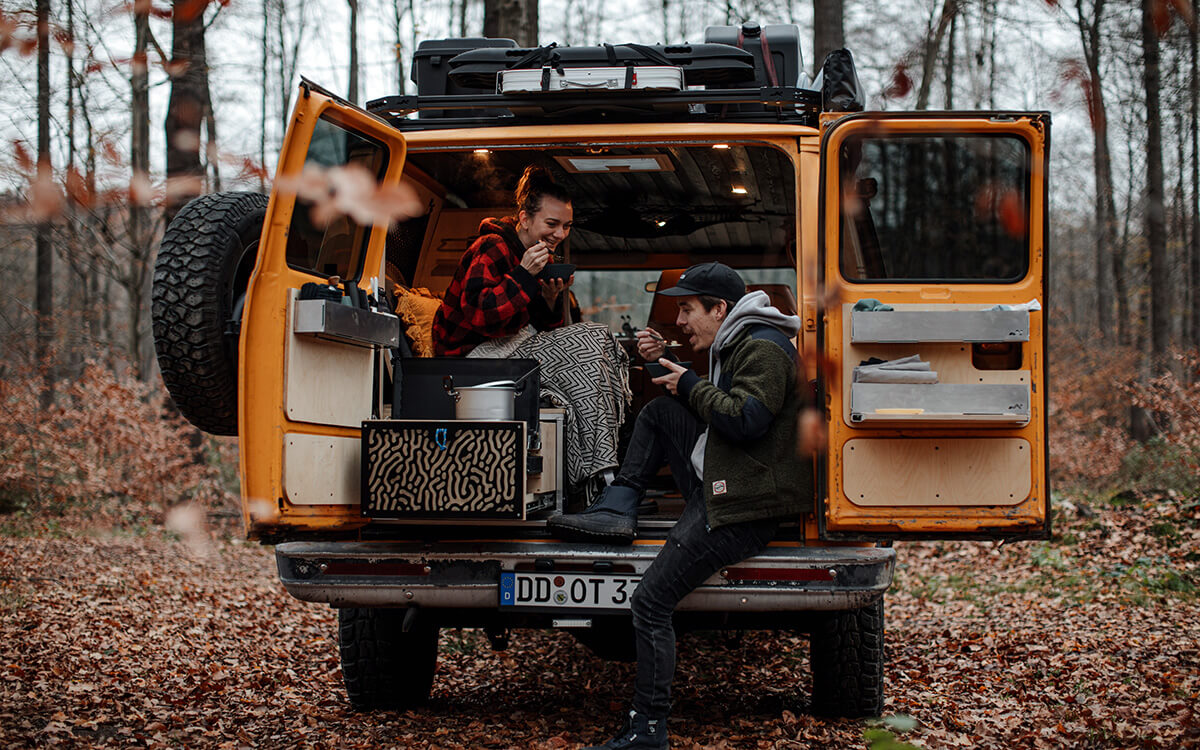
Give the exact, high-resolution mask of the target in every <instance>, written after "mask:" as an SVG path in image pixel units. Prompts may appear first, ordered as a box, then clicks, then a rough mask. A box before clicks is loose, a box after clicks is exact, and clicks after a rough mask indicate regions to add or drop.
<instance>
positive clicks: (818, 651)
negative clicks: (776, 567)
mask: <svg viewBox="0 0 1200 750" xmlns="http://www.w3.org/2000/svg"><path fill="white" fill-rule="evenodd" d="M809 648H810V651H809V654H810V658H809V662H810V663H811V665H812V674H813V689H812V712H813V713H814V714H817V715H819V716H837V717H846V718H858V717H862V716H879V715H880V714H881V713H882V712H883V597H880V598H879V599H877V600H876V601H875V602H873V603H871V604H868V605H867V606H865V607H862V608H860V609H851V610H845V611H841V612H817V613H814V620H813V626H812V637H811V640H810V642H809Z"/></svg>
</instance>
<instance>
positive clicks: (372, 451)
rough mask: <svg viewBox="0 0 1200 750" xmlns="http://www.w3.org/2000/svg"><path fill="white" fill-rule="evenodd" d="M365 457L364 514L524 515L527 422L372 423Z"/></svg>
mask: <svg viewBox="0 0 1200 750" xmlns="http://www.w3.org/2000/svg"><path fill="white" fill-rule="evenodd" d="M362 455H363V461H362V498H363V503H362V512H363V515H365V516H369V517H371V518H429V519H502V518H509V519H513V518H515V519H523V518H525V514H526V497H525V480H526V477H525V474H526V451H525V423H524V422H521V421H504V422H502V421H469V420H405V419H379V420H369V421H366V422H363V429H362Z"/></svg>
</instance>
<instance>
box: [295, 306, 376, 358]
mask: <svg viewBox="0 0 1200 750" xmlns="http://www.w3.org/2000/svg"><path fill="white" fill-rule="evenodd" d="M295 305H296V309H295V311H294V315H293V318H292V319H293V321H294V323H293V326H292V330H293V331H294V332H295V333H303V334H308V335H312V336H316V337H318V338H322V339H328V340H330V341H338V342H341V343H343V344H353V345H355V346H386V347H394V346H397V345H399V343H400V319H399V318H397V317H396V316H395V315H392V314H391V313H386V312H376V311H374V310H363V309H361V308H358V307H350V306H349V305H342V304H339V303H337V302H334V301H333V300H327V299H298V300H296V302H295Z"/></svg>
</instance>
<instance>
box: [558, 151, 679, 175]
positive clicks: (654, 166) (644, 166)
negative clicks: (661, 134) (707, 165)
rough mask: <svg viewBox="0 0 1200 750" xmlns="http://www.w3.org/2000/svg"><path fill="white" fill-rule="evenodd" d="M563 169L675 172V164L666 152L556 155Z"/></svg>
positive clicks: (585, 171)
mask: <svg viewBox="0 0 1200 750" xmlns="http://www.w3.org/2000/svg"><path fill="white" fill-rule="evenodd" d="M554 159H555V160H556V161H557V162H558V163H559V164H560V165H562V167H563V169H565V170H567V171H568V172H573V173H575V174H601V173H605V172H673V171H675V166H674V165H673V164H672V163H671V159H670V157H668V156H667V155H666V154H637V155H628V156H556V157H554Z"/></svg>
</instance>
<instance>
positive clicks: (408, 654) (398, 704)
mask: <svg viewBox="0 0 1200 750" xmlns="http://www.w3.org/2000/svg"><path fill="white" fill-rule="evenodd" d="M405 611H406V610H403V609H381V608H364V609H354V608H347V609H339V610H338V651H339V653H340V654H341V658H342V679H343V681H344V682H345V684H346V696H347V697H348V698H349V699H350V705H351V706H353V707H354V708H355V709H357V710H359V711H369V710H371V709H378V708H386V709H396V710H400V711H403V710H406V709H408V708H411V707H413V706H416V705H419V704H421V703H424V702H425V701H426V700H427V699H428V698H429V691H430V690H431V689H432V687H433V673H434V670H435V668H436V667H437V644H438V628H437V626H436V624H433V623H431V622H430V621H429V620H428V619H423V618H422V617H421V616H420V615H418V616H417V618H416V621H415V622H414V623H413V627H412V628H411V629H410V630H409V631H408V632H407V633H405V632H404V630H403V627H402V626H403V622H404V614H405Z"/></svg>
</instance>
